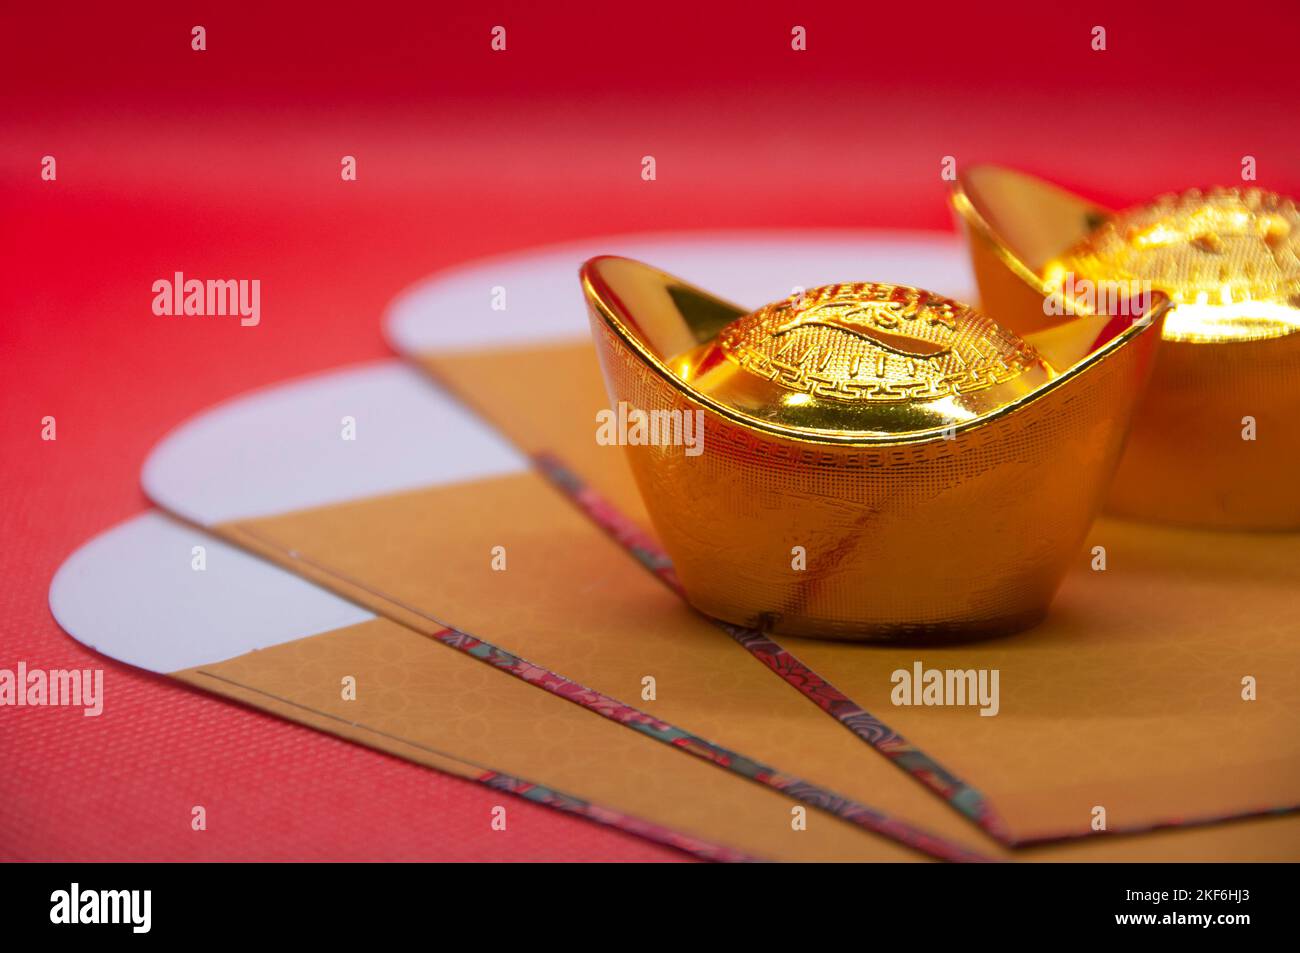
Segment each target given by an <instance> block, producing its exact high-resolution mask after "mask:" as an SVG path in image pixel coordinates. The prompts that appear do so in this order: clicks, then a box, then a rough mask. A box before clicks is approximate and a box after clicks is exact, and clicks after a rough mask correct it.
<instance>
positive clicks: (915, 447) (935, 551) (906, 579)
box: [582, 257, 1167, 640]
mask: <svg viewBox="0 0 1300 953" xmlns="http://www.w3.org/2000/svg"><path fill="white" fill-rule="evenodd" d="M582 284H583V288H584V290H585V292H586V297H587V302H588V306H589V310H590V314H591V324H592V333H593V335H594V338H595V342H596V350H597V352H598V354H599V357H600V362H601V367H602V370H603V372H604V376H605V382H606V385H607V388H608V391H609V395H610V398H611V400H612V401H613V402H614V403H615V405H616V406H618V407H620V410H621V414H620V416H626V417H627V418H628V419H633V418H634V416H635V415H638V414H640V415H643V416H641V417H639V418H637V419H639V420H641V422H642V423H645V422H646V421H647V420H650V421H654V422H655V426H650V427H644V428H643V430H644V431H645V433H647V434H653V433H654V432H655V431H656V430H657V432H658V434H659V438H660V439H658V440H639V439H638V440H631V439H629V440H628V441H626V442H627V443H628V444H629V445H628V447H627V451H628V454H629V460H630V462H631V465H632V470H633V473H634V475H635V477H636V481H637V484H638V486H639V487H640V490H641V494H642V496H643V498H644V499H645V503H646V507H647V509H648V511H649V514H650V517H651V519H652V520H653V522H654V525H655V527H656V529H657V530H658V532H659V535H660V537H661V539H662V541H663V544H664V547H665V549H666V550H667V552H668V554H669V555H670V556H671V557H672V559H673V564H674V567H675V569H676V573H677V576H678V578H679V579H680V581H681V583H682V586H683V588H684V589H685V591H686V594H687V597H688V598H689V599H690V601H691V602H692V603H693V604H694V605H695V606H696V607H697V608H698V609H700V610H701V611H703V612H705V613H707V614H708V615H711V616H715V617H717V618H720V619H723V620H725V621H728V622H732V623H735V624H738V625H743V626H749V627H755V628H759V629H763V630H767V631H773V632H777V633H788V634H793V635H807V636H819V637H829V638H840V639H857V640H888V639H900V638H927V639H928V638H940V639H945V638H969V637H976V636H984V635H994V634H998V633H1004V632H1009V631H1014V630H1019V629H1023V628H1027V627H1029V626H1032V625H1034V624H1035V623H1036V622H1037V621H1038V620H1039V619H1041V618H1042V616H1043V614H1044V613H1045V612H1046V610H1047V607H1048V604H1049V603H1050V601H1051V599H1052V596H1053V594H1054V593H1055V591H1056V588H1057V586H1058V584H1059V583H1060V580H1061V578H1062V576H1063V575H1064V573H1065V571H1066V569H1067V567H1068V565H1069V564H1070V562H1071V561H1072V560H1075V559H1078V558H1081V555H1080V551H1079V548H1080V545H1081V543H1082V541H1083V538H1084V534H1085V532H1086V531H1087V529H1088V526H1089V524H1090V523H1091V521H1092V519H1093V516H1094V514H1095V512H1096V509H1097V507H1098V505H1099V504H1100V501H1101V498H1102V495H1103V493H1104V491H1105V488H1106V484H1107V482H1108V481H1109V479H1110V476H1111V473H1112V471H1113V469H1114V466H1115V464H1116V462H1117V460H1118V458H1119V453H1120V449H1121V446H1122V443H1123V439H1124V434H1125V431H1126V428H1127V426H1128V421H1129V417H1130V414H1131V412H1132V408H1133V407H1134V406H1135V404H1136V402H1137V399H1138V396H1139V394H1140V393H1141V391H1142V388H1143V386H1144V383H1145V380H1146V377H1147V373H1148V370H1149V367H1150V363H1151V358H1152V356H1153V354H1154V347H1155V344H1156V342H1157V340H1158V337H1159V325H1160V323H1161V321H1162V320H1163V316H1164V310H1165V308H1166V306H1167V302H1164V301H1162V300H1160V301H1155V302H1154V303H1152V304H1151V305H1150V307H1149V308H1148V310H1147V311H1146V313H1145V314H1144V315H1141V316H1137V317H1138V319H1137V320H1134V319H1133V318H1129V317H1124V318H1117V319H1110V318H1090V319H1085V320H1081V321H1079V322H1074V323H1072V324H1071V325H1070V326H1069V327H1068V328H1066V329H1064V330H1063V331H1052V332H1048V333H1045V334H1040V335H1036V336H1034V338H1033V339H1032V340H1031V339H1022V338H1020V337H1017V336H1016V335H1014V334H1011V333H1010V332H1008V331H1006V330H1005V329H1003V328H1001V327H999V326H998V325H996V324H995V323H994V322H993V321H991V320H989V319H988V318H987V317H985V316H984V315H982V314H980V313H979V312H977V311H975V310H973V309H971V308H969V307H967V306H966V305H963V304H960V303H958V302H956V301H952V300H949V299H947V298H943V297H941V296H939V295H935V294H930V293H928V292H925V291H920V290H917V289H914V288H905V287H898V286H894V285H886V284H869V283H861V284H842V285H832V286H828V287H825V288H817V289H814V290H812V291H809V292H806V293H804V294H802V295H798V296H795V297H792V298H789V299H787V300H784V301H779V302H776V303H775V304H770V305H768V306H766V307H763V308H760V309H759V310H757V311H755V312H753V313H750V314H747V313H746V311H745V309H743V308H740V307H737V306H736V305H734V304H730V303H728V302H726V301H723V300H720V299H718V298H716V297H714V296H712V295H710V294H709V293H707V292H705V291H703V290H701V289H699V288H696V287H692V286H691V285H689V284H687V283H686V282H684V281H681V280H679V279H677V278H674V277H672V276H670V275H667V274H664V273H663V272H661V271H658V270H657V269H654V268H651V267H649V266H648V265H644V264H641V263H639V262H635V261H631V260H629V259H625V258H614V257H601V258H595V259H592V260H591V261H589V262H587V263H586V264H585V265H584V266H583V268H582ZM692 421H698V422H699V423H700V424H702V426H703V435H704V439H703V445H702V446H701V447H699V448H698V449H699V451H700V452H699V453H698V454H697V455H692V454H691V453H688V452H686V448H684V447H683V446H682V445H680V441H677V440H675V439H669V438H675V437H676V436H677V430H676V429H675V428H680V427H683V425H687V426H690V422H692ZM697 427H698V425H695V426H694V427H692V429H696V428H697ZM634 444H640V445H634Z"/></svg>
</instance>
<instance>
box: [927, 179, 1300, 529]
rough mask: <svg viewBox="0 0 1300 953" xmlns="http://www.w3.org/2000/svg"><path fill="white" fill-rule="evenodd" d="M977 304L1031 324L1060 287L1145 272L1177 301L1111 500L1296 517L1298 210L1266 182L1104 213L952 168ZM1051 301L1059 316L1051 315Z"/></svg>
mask: <svg viewBox="0 0 1300 953" xmlns="http://www.w3.org/2000/svg"><path fill="white" fill-rule="evenodd" d="M953 203H954V206H955V208H956V210H957V212H958V214H959V215H960V217H961V219H962V221H963V222H964V223H965V224H966V226H967V228H968V233H969V237H970V248H971V256H972V261H973V264H974V268H975V273H976V278H977V281H978V283H979V287H980V299H981V306H982V307H984V308H985V309H986V310H988V312H989V313H990V314H993V315H996V316H997V317H998V319H999V320H1000V321H1002V322H1004V323H1006V324H1007V325H1008V326H1009V327H1011V328H1013V329H1015V330H1017V331H1019V332H1021V333H1032V332H1034V331H1037V330H1041V329H1044V328H1050V327H1057V326H1060V325H1061V324H1062V323H1063V322H1067V323H1068V321H1069V320H1071V318H1070V316H1069V315H1061V314H1060V310H1059V309H1053V308H1050V307H1049V308H1045V307H1044V305H1045V303H1047V304H1050V303H1052V302H1053V300H1054V298H1057V297H1059V296H1061V295H1062V294H1063V293H1068V292H1069V291H1070V289H1072V288H1075V287H1080V286H1085V287H1088V288H1093V289H1103V288H1106V287H1111V286H1115V285H1121V284H1126V285H1131V284H1132V283H1135V282H1137V283H1146V284H1147V285H1149V286H1150V287H1152V288H1154V289H1157V290H1159V291H1162V292H1164V293H1165V294H1167V295H1168V296H1169V297H1170V299H1171V301H1172V308H1171V310H1170V312H1169V316H1168V318H1167V319H1166V321H1165V325H1164V331H1163V338H1164V340H1163V342H1162V346H1161V348H1160V353H1159V355H1158V358H1157V361H1156V366H1155V369H1154V372H1153V376H1152V381H1151V386H1150V388H1149V389H1148V392H1147V395H1146V397H1145V398H1144V400H1143V402H1142V404H1141V406H1140V407H1139V409H1138V412H1137V413H1136V415H1135V416H1134V421H1133V432H1132V434H1131V436H1130V438H1129V444H1128V449H1127V450H1126V452H1125V454H1124V457H1123V459H1122V461H1121V464H1120V467H1119V470H1118V472H1117V474H1116V478H1115V481H1114V485H1113V488H1112V491H1111V494H1110V498H1109V507H1110V508H1111V509H1112V510H1114V511H1116V512H1119V513H1122V514H1125V515H1130V516H1138V517H1143V518H1148V519H1155V520H1161V521H1165V522H1175V523H1186V524H1191V525H1202V526H1211V527H1221V528H1240V529H1297V528H1300V494H1297V493H1296V491H1295V487H1294V479H1295V472H1296V468H1297V466H1300V257H1298V255H1300V212H1297V209H1296V205H1295V202H1294V201H1293V200H1291V199H1288V198H1285V197H1282V196H1278V195H1275V194H1273V193H1269V192H1266V191H1262V190H1260V189H1253V188H1252V189H1215V190H1213V191H1210V192H1200V191H1196V190H1193V191H1190V192H1186V193H1183V194H1181V195H1167V196H1163V197H1161V198H1159V199H1156V200H1155V201H1153V202H1150V203H1148V204H1146V205H1143V206H1139V207H1137V208H1134V209H1129V210H1126V211H1123V212H1112V211H1110V210H1108V209H1105V208H1102V207H1100V206H1096V205H1093V204H1091V203H1089V202H1087V201H1086V200H1084V199H1082V198H1080V197H1078V196H1075V195H1072V194H1071V193H1069V192H1065V191H1064V190H1061V189H1058V188H1056V187H1054V186H1052V185H1049V184H1048V183H1046V182H1043V181H1041V180H1039V179H1036V178H1034V177H1032V176H1027V175H1024V174H1021V173H1017V172H1013V171H1011V170H1008V169H1001V168H997V167H993V166H984V167H976V168H974V169H972V170H970V171H969V172H968V173H966V174H964V175H963V176H962V177H961V180H960V182H959V186H958V188H957V190H956V191H955V192H954V196H953ZM1053 312H1055V313H1053Z"/></svg>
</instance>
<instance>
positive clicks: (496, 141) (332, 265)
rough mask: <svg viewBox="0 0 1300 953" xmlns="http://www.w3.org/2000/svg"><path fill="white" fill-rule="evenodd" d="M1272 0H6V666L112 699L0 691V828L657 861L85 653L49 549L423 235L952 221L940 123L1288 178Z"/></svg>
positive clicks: (272, 845) (299, 359)
mask: <svg viewBox="0 0 1300 953" xmlns="http://www.w3.org/2000/svg"><path fill="white" fill-rule="evenodd" d="M550 6H554V7H555V8H554V9H550V10H546V9H543V7H550ZM1297 11H1300V8H1298V7H1297V6H1296V5H1295V4H1294V2H1278V3H1260V4H1252V5H1250V7H1249V8H1240V9H1238V8H1232V9H1229V8H1225V7H1223V6H1222V5H1213V6H1212V5H1208V4H1195V3H1192V4H1188V3H1180V4H1169V5H1167V6H1166V7H1165V8H1164V9H1148V8H1145V7H1144V8H1143V9H1135V8H1134V5H1131V4H1129V3H1127V2H1108V0H1102V2H1098V3H1093V4H1089V5H1088V8H1087V12H1086V13H1084V12H1076V11H1074V10H1071V9H1065V8H1058V7H1056V6H1053V5H1050V4H1041V3H1039V4H1016V3H1012V4H998V5H988V4H960V5H952V6H951V7H945V6H944V5H943V4H939V5H936V4H898V5H897V7H896V8H895V9H882V5H880V4H842V5H838V4H829V3H818V2H809V3H799V4H766V3H758V4H746V5H744V12H739V9H725V10H714V9H711V8H709V7H708V6H707V5H703V4H686V3H678V2H673V3H659V4H655V5H653V7H649V8H647V7H645V6H644V5H631V6H626V7H620V6H619V5H611V4H598V3H593V2H587V3H566V4H562V5H540V4H524V3H509V2H498V3H495V4H491V5H489V6H488V7H487V9H486V11H485V12H474V11H469V10H452V9H438V8H437V6H436V5H435V6H433V7H431V6H430V5H427V4H425V5H415V4H412V5H410V6H409V7H406V6H389V5H385V4H382V3H381V4H367V5H363V6H361V7H358V8H356V9H352V8H349V9H347V11H346V12H340V13H338V14H334V13H332V12H331V11H330V8H329V7H328V6H326V7H312V8H310V9H309V10H305V11H302V10H300V11H297V12H292V11H280V10H278V9H271V8H270V7H269V6H268V5H267V4H220V5H212V6H208V5H198V6H193V7H186V6H183V5H182V6H177V5H176V4H174V3H155V4H151V5H144V6H140V5H133V6H132V8H131V9H130V10H123V9H121V8H119V7H104V6H102V5H89V4H87V5H85V8H84V9H81V10H78V9H77V5H76V4H73V5H71V7H69V6H68V5H59V6H58V7H50V6H48V5H44V6H43V5H39V4H38V5H31V4H28V5H16V4H11V5H9V8H8V9H6V10H5V11H4V12H3V13H2V14H0V20H2V21H3V22H0V36H3V37H4V39H5V47H6V48H5V50H4V55H3V56H0V142H2V143H3V147H2V148H0V207H2V208H4V210H5V220H6V227H5V228H4V229H3V234H0V262H3V277H4V280H3V282H0V359H2V360H3V364H0V367H2V368H3V371H0V453H2V456H0V490H2V491H3V492H2V494H0V501H2V502H0V541H2V544H0V579H2V580H3V585H0V668H14V667H15V666H16V665H17V663H18V662H19V661H20V660H21V661H25V662H26V663H27V665H28V666H29V667H42V668H48V667H74V666H75V667H87V666H90V667H96V666H103V667H104V668H105V669H106V674H105V694H106V698H105V709H104V714H103V715H102V716H101V717H99V718H83V717H82V715H81V712H80V711H79V710H73V709H57V708H23V709H12V708H4V709H0V859H5V860H14V859H20V860H45V859H87V860H108V859H122V860H155V859H178V860H198V859H204V860H232V859H246V858H247V859H266V860H290V859H442V860H471V859H483V860H535V859H556V860H577V859H601V860H669V859H679V855H677V854H676V853H675V852H673V851H671V850H668V849H665V848H661V847H657V846H654V845H650V844H647V843H644V842H642V841H640V840H638V839H636V838H632V837H629V836H625V835H622V834H620V833H617V832H613V831H609V830H606V829H603V828H601V827H599V826H597V825H595V824H591V823H588V822H585V821H582V820H578V819H575V818H571V817H566V816H563V815H560V814H558V813H556V812H553V811H550V810H547V809H545V808H541V807H537V806H533V805H530V804H526V803H524V802H522V801H516V802H514V804H513V809H512V812H511V823H510V827H509V830H508V831H507V832H504V833H501V832H493V831H492V830H491V829H490V827H489V819H490V817H489V811H490V809H491V807H492V806H493V805H494V804H496V803H499V802H500V799H501V797H502V795H500V794H497V793H495V792H492V791H488V790H485V789H483V788H480V787H478V786H476V785H474V784H471V783H469V782H465V781H461V780H459V779H455V778H450V777H446V776H443V775H440V774H438V773H435V772H432V771H428V770H425V769H423V768H419V767H415V766H413V765H410V764H407V763H405V762H403V761H401V760H399V759H396V758H391V757H387V756H385V755H381V754H378V753H375V752H372V751H369V750H367V749H365V748H362V747H359V746H356V745H352V744H349V743H346V742H343V741H339V740H337V739H334V738H331V737H328V736H326V735H323V734H319V733H317V732H314V731H310V730H307V729H305V728H300V727H297V726H294V725H290V724H287V723H285V722H282V721H280V720H278V719H276V718H273V717H270V716H267V715H264V714H261V713H259V712H257V711H254V710H250V709H246V708H242V707H239V706H236V705H232V704H229V703H227V702H224V701H220V700H217V699H215V698H212V697H209V696H206V695H203V694H201V693H198V692H196V691H191V690H189V689H186V688H184V687H181V686H179V685H176V684H173V683H171V682H169V681H168V680H167V679H165V678H162V677H156V676H152V675H149V674H146V673H142V672H140V671H137V670H134V669H131V668H129V667H126V666H122V665H118V664H116V663H113V662H110V661H108V660H106V659H103V658H101V657H99V656H96V655H95V654H94V653H92V652H89V651H88V650H86V649H84V648H83V647H82V646H80V645H79V644H78V643H76V642H74V641H73V640H72V639H70V638H68V637H67V636H66V635H64V634H63V633H62V632H61V631H60V629H59V628H58V626H57V625H56V624H55V623H54V621H53V619H52V618H51V617H50V614H49V610H48V608H47V604H46V593H47V589H48V585H49V581H50V578H51V576H52V575H53V573H54V571H55V570H56V569H57V567H58V566H59V564H60V563H61V562H62V560H63V559H64V558H65V557H66V556H67V555H68V554H69V553H71V552H72V551H73V550H74V549H76V548H77V547H78V546H79V545H80V544H81V543H82V542H84V541H85V540H86V539H87V538H88V537H90V536H92V535H94V534H95V533H98V532H99V531H101V530H103V529H105V528H107V527H109V526H111V525H113V524H115V523H117V522H118V521H120V520H123V519H125V518H127V517H129V516H132V515H134V514H136V513H139V512H140V511H142V510H143V509H144V508H146V506H147V502H146V500H145V499H144V497H143V495H142V494H141V491H140V489H139V482H138V473H139V467H140V464H141V462H142V460H143V459H144V457H145V455H146V454H147V452H148V450H149V448H150V447H151V446H152V445H153V444H154V443H155V442H156V441H157V440H158V439H159V438H160V437H161V436H162V435H163V434H164V433H166V432H167V431H168V430H169V429H170V428H171V427H173V426H175V425H176V424H178V423H179V422H181V421H182V420H184V419H185V418H187V417H188V416H190V415H191V414H194V413H196V412H198V411H200V410H202V409H204V408H205V407H207V406H209V405H211V404H213V403H215V402H217V401H219V400H222V399H224V398H227V397H231V396H233V395H236V394H239V393H240V392H243V391H246V390H248V389H250V388H254V387H259V386H264V385H268V384H272V383H274V382H276V381H280V380H283V379H285V378H289V377H293V376H297V375H303V374H308V373H312V372H317V371H321V370H325V369H329V368H333V367H338V366H340V365H345V364H349V363H352V362H357V361H363V360H370V359H374V358H379V357H383V356H385V355H386V354H387V353H388V352H387V350H386V348H385V346H384V344H383V341H382V339H381V336H380V329H379V328H380V325H379V321H380V315H381V313H382V310H383V308H384V306H385V304H386V303H387V302H388V301H389V299H390V298H391V297H392V296H393V295H394V294H395V293H396V292H398V291H399V290H401V289H402V288H403V287H404V286H405V285H407V284H408V283H410V282H412V281H414V280H416V279H418V278H420V277H422V276H424V275H426V274H428V273H429V272H431V271H433V270H435V269H437V268H440V267H444V266H447V265H451V264H455V263H458V262H462V261H466V260H468V259H471V258H474V257H477V256H480V255H484V254H489V253H499V252H505V251H509V250H512V249H522V248H526V247H529V246H532V245H537V244H543V243H549V242H555V241H562V240H568V239H574V238H580V237H585V236H589V235H598V234H602V233H623V232H629V231H641V230H668V229H673V230H677V229H692V230H694V229H716V228H735V227H742V228H743V227H828V226H834V227H859V226H882V227H899V228H948V227H950V222H949V214H948V211H947V208H946V205H945V188H944V183H943V182H941V181H940V168H941V161H942V159H943V157H944V156H953V157H955V159H956V161H957V162H958V163H973V162H977V161H998V162H1003V163H1007V164H1011V165H1016V166H1018V167H1021V168H1025V169H1027V170H1030V171H1034V172H1038V173H1040V174H1044V175H1047V176H1050V177H1051V178H1053V179H1054V180H1056V181H1058V182H1060V183H1061V184H1063V185H1067V186H1072V187H1075V188H1078V189H1080V190H1082V191H1084V192H1086V193H1087V194H1089V195H1090V196H1092V197H1094V198H1097V199H1100V200H1102V201H1105V202H1109V203H1112V204H1117V205H1118V204H1127V203H1131V202H1134V201H1140V200H1142V199H1144V198H1146V197H1149V196H1150V195H1152V194H1154V193H1156V192H1158V191H1165V190H1171V189H1180V188H1184V187H1188V186H1193V185H1210V184H1215V183H1222V184H1232V183H1234V182H1237V181H1239V174H1240V169H1241V160H1242V157H1243V156H1246V155H1252V156H1255V158H1256V162H1257V166H1258V175H1259V182H1258V184H1259V185H1261V186H1264V187H1268V188H1273V189H1277V190H1279V191H1283V192H1288V193H1290V194H1297V193H1300V162H1298V161H1297V160H1298V158H1300V150H1298V149H1297V145H1300V126H1298V125H1297V124H1296V123H1295V103H1296V102H1297V101H1298V99H1300V97H1298V96H1297V93H1298V92H1300V88H1298V87H1300V81H1298V79H1297V73H1296V71H1295V69H1294V65H1293V64H1292V63H1290V62H1289V61H1288V60H1287V58H1286V57H1285V56H1283V55H1282V54H1281V53H1279V50H1282V49H1283V48H1284V46H1285V43H1284V41H1285V40H1286V39H1288V38H1290V39H1294V38H1295V37H1296V36H1297V35H1298V31H1297V26H1300V12H1297ZM196 24H199V25H204V26H205V27H206V29H207V45H208V49H207V50H206V51H204V52H195V51H193V50H192V49H191V44H190V40H191V32H190V31H191V27H192V26H194V25H196ZM498 24H501V25H505V26H506V28H507V50H506V52H504V53H494V52H492V51H491V49H490V45H489V44H490V38H491V37H490V31H491V28H492V27H493V26H495V25H498ZM796 25H802V26H805V27H806V28H807V35H808V41H807V46H808V49H807V51H806V52H795V51H792V50H791V49H790V37H791V29H792V27H794V26H796ZM1095 25H1101V26H1104V27H1105V28H1106V31H1107V49H1106V51H1105V52H1096V51H1093V50H1092V49H1091V35H1092V34H1091V31H1092V28H1093V27H1094V26H1095ZM46 155H53V156H54V157H55V158H56V161H57V175H58V178H57V180H56V181H53V182H47V181H42V179H41V177H40V171H41V161H42V157H43V156H46ZM345 155H352V156H355V157H356V159H357V170H358V178H357V181H355V182H344V181H342V180H341V178H340V175H339V171H340V160H341V158H342V157H343V156H345ZM645 155H653V156H655V158H656V163H657V176H658V177H657V180H656V181H654V182H645V181H643V180H642V179H641V176H640V172H641V158H642V156H645ZM175 271H183V272H185V273H186V274H187V275H190V276H198V277H239V278H259V279H261V282H262V301H261V304H262V321H261V325H260V326H258V327H255V328H241V327H240V326H239V325H238V322H237V321H236V320H232V319H221V318H216V319H212V318H190V319H178V318H163V317H156V316H154V315H153V314H152V312H151V309H150V305H151V302H152V298H153V296H152V292H151V290H150V289H151V285H152V282H153V281H154V280H155V279H158V278H170V277H171V275H172V273H173V272H175ZM846 277H855V278H868V277H871V278H883V279H887V278H888V276H887V275H883V276H881V275H876V276H846ZM579 306H580V305H579V300H578V293H577V286H576V281H575V288H574V307H579ZM46 415H53V416H55V417H56V418H57V421H58V423H57V426H58V439H57V441H54V442H44V441H42V440H41V439H40V431H41V419H42V418H43V417H44V416H46ZM863 757H873V755H872V754H871V753H870V752H868V751H866V750H865V749H864V751H863ZM921 796H924V795H923V794H922V793H921V792H920V791H919V790H918V797H921ZM196 804H202V805H204V806H205V807H206V808H207V816H208V830H207V831H205V832H201V833H199V832H194V831H191V830H190V810H191V808H192V806H194V805H196Z"/></svg>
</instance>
